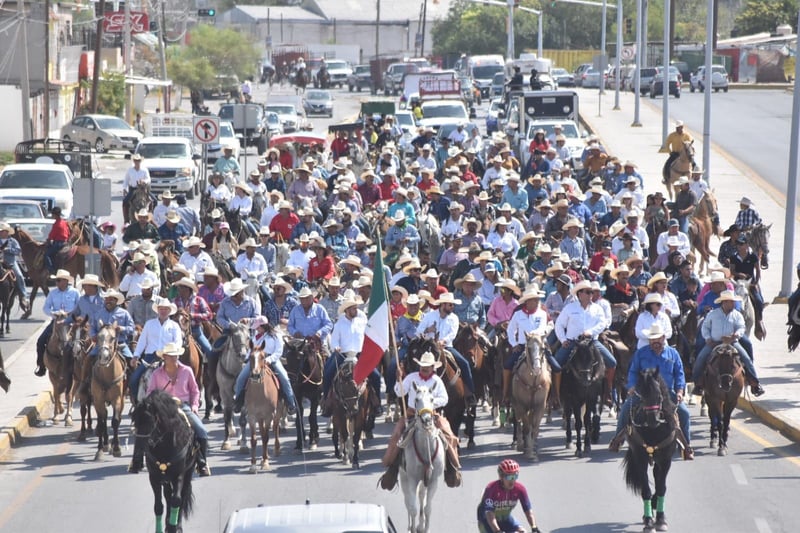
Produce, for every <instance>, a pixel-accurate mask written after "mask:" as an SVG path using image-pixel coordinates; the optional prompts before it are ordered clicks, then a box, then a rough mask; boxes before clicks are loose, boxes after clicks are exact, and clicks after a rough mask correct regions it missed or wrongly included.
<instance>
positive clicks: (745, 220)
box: [735, 207, 761, 230]
mask: <svg viewBox="0 0 800 533" xmlns="http://www.w3.org/2000/svg"><path fill="white" fill-rule="evenodd" d="M735 224H736V226H737V227H738V228H739V229H741V230H743V229H747V228H752V227H753V226H755V225H756V224H761V217H760V216H758V213H756V210H755V209H753V208H752V207H748V208H747V209H742V210H740V211H739V212H738V213H737V214H736V222H735Z"/></svg>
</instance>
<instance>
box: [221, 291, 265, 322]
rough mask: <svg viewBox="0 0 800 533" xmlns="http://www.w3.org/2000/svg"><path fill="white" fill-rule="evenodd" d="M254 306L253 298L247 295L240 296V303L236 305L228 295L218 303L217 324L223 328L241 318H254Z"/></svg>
mask: <svg viewBox="0 0 800 533" xmlns="http://www.w3.org/2000/svg"><path fill="white" fill-rule="evenodd" d="M255 317H256V306H255V303H254V302H253V299H252V298H250V297H249V296H245V297H244V298H242V303H240V304H239V305H236V304H235V303H233V300H231V299H230V297H226V298H225V299H224V300H222V301H221V302H220V303H219V309H218V310H217V324H219V325H220V327H221V328H222V329H223V330H225V329H228V328H229V327H230V325H231V323H237V322H239V321H240V320H241V319H243V318H255Z"/></svg>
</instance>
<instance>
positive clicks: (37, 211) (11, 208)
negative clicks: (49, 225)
mask: <svg viewBox="0 0 800 533" xmlns="http://www.w3.org/2000/svg"><path fill="white" fill-rule="evenodd" d="M45 217H46V215H45V213H44V210H42V204H40V203H39V202H37V201H36V200H11V199H6V200H0V220H3V221H5V222H8V221H9V220H11V219H15V218H31V219H35V218H45Z"/></svg>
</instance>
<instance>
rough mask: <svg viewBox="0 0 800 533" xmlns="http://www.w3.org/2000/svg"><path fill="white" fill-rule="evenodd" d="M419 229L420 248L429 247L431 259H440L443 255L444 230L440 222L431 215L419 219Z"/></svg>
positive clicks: (421, 216)
mask: <svg viewBox="0 0 800 533" xmlns="http://www.w3.org/2000/svg"><path fill="white" fill-rule="evenodd" d="M417 229H418V230H419V236H420V247H423V246H427V248H428V251H429V252H430V253H431V257H432V258H434V260H436V259H435V258H438V257H440V256H441V254H442V230H441V227H440V225H439V221H438V220H436V217H435V216H433V215H432V214H431V213H428V214H426V215H420V216H418V217H417Z"/></svg>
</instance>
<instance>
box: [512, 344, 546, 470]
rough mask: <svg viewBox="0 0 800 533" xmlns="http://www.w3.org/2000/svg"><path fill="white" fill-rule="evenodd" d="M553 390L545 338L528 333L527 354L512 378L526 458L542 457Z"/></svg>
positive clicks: (520, 443)
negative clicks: (543, 431) (541, 439)
mask: <svg viewBox="0 0 800 533" xmlns="http://www.w3.org/2000/svg"><path fill="white" fill-rule="evenodd" d="M549 392H550V365H549V364H548V363H547V358H546V357H545V349H544V342H543V341H542V338H541V337H539V336H538V335H526V342H525V356H524V357H523V358H522V360H521V361H520V363H519V364H518V365H517V367H516V369H515V370H514V378H513V380H512V381H511V398H512V402H513V404H514V416H515V417H516V421H517V422H518V423H519V424H520V425H521V426H522V428H521V431H520V433H521V437H519V438H518V439H517V451H520V452H523V453H524V454H525V458H526V459H530V460H533V461H537V460H538V459H539V457H538V452H539V450H538V447H539V446H538V439H539V424H541V422H542V416H544V411H545V406H546V403H547V395H548V393H549ZM515 425H516V424H515Z"/></svg>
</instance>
